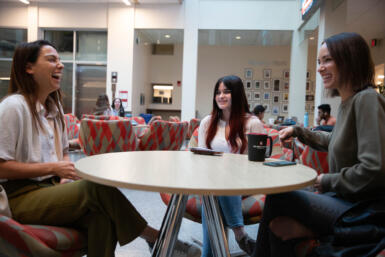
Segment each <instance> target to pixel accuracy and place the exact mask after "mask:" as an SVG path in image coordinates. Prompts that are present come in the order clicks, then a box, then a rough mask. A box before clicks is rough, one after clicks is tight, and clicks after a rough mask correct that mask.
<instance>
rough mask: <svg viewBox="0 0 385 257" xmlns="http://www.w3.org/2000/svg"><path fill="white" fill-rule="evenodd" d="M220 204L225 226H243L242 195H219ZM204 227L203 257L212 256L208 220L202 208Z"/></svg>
mask: <svg viewBox="0 0 385 257" xmlns="http://www.w3.org/2000/svg"><path fill="white" fill-rule="evenodd" d="M218 202H219V206H220V208H221V213H222V217H223V218H224V221H223V222H224V223H225V226H227V227H230V228H235V227H243V226H244V223H243V215H242V197H241V196H218ZM202 227H203V249H202V255H201V257H212V256H213V254H212V251H211V245H210V239H209V234H208V230H207V221H206V217H205V214H204V210H203V208H202Z"/></svg>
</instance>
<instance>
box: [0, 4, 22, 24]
mask: <svg viewBox="0 0 385 257" xmlns="http://www.w3.org/2000/svg"><path fill="white" fill-rule="evenodd" d="M0 27H8V28H27V27H28V7H27V6H26V5H25V4H22V3H4V2H1V3H0Z"/></svg>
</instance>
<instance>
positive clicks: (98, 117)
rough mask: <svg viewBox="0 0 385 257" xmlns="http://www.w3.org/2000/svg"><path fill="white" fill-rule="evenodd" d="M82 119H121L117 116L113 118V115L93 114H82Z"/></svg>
mask: <svg viewBox="0 0 385 257" xmlns="http://www.w3.org/2000/svg"><path fill="white" fill-rule="evenodd" d="M82 119H92V120H121V118H120V117H119V116H113V115H93V114H82Z"/></svg>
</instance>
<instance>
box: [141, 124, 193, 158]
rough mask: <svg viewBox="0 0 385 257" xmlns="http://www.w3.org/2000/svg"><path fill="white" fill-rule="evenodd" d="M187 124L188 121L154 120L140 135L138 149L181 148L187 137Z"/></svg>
mask: <svg viewBox="0 0 385 257" xmlns="http://www.w3.org/2000/svg"><path fill="white" fill-rule="evenodd" d="M187 126H188V123H187V122H186V121H184V122H169V121H161V120H157V121H154V122H152V123H151V124H150V126H149V127H148V128H147V129H146V131H145V132H144V133H143V134H142V135H140V136H139V146H138V149H139V150H141V151H148V150H180V148H181V147H182V145H183V142H184V139H185V137H186V133H187Z"/></svg>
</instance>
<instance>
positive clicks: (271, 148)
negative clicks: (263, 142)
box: [266, 136, 273, 157]
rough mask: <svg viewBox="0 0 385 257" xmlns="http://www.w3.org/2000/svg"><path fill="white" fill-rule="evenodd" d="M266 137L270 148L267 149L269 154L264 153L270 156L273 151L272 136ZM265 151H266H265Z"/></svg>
mask: <svg viewBox="0 0 385 257" xmlns="http://www.w3.org/2000/svg"><path fill="white" fill-rule="evenodd" d="M267 139H268V140H270V150H269V154H268V155H266V157H270V156H271V154H272V153H273V138H272V137H270V136H268V137H267ZM266 153H267V151H266Z"/></svg>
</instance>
